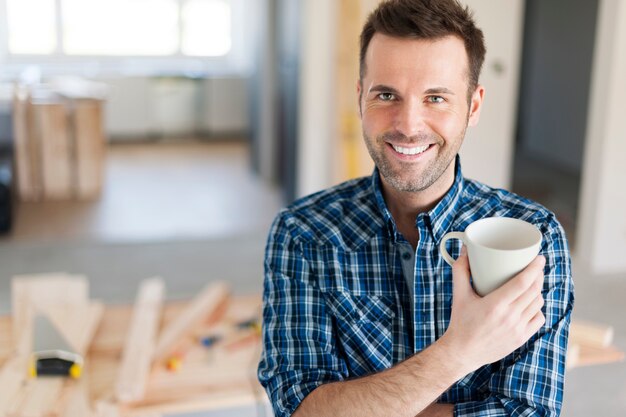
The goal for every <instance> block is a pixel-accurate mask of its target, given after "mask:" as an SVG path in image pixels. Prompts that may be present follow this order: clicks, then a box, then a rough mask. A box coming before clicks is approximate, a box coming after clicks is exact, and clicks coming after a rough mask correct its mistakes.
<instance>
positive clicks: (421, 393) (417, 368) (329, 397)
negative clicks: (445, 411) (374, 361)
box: [293, 341, 467, 417]
mask: <svg viewBox="0 0 626 417" xmlns="http://www.w3.org/2000/svg"><path fill="white" fill-rule="evenodd" d="M466 373H467V372H466V370H463V369H462V366H461V364H460V363H459V362H458V361H457V360H456V358H455V357H454V355H453V352H452V351H451V350H450V349H449V348H448V346H447V345H446V344H445V342H444V341H439V342H437V343H434V344H433V345H431V346H430V347H428V348H427V349H425V350H424V351H422V352H421V353H419V354H417V355H415V356H413V357H411V358H409V359H407V360H405V361H404V362H401V363H399V364H397V365H396V366H394V367H392V368H390V369H387V370H385V371H382V372H380V373H377V374H373V375H369V376H366V377H363V378H358V379H354V380H349V381H342V382H334V383H329V384H325V385H322V386H320V387H318V388H317V389H315V390H314V391H313V392H311V393H310V394H309V395H308V396H307V397H306V398H305V399H304V400H303V401H302V403H301V404H300V406H299V407H298V409H297V410H296V411H295V413H294V414H293V416H294V417H307V416H315V417H324V416H340V417H351V416H355V417H356V416H359V417H360V416H364V415H367V416H371V417H377V416H381V417H388V416H390V415H393V416H406V417H415V416H416V415H418V414H419V413H420V412H422V411H424V410H425V409H426V408H427V407H428V406H429V405H430V404H431V403H432V402H433V401H435V400H436V399H437V398H438V397H439V396H440V395H441V394H442V393H443V392H444V391H445V390H446V389H447V388H448V387H450V386H451V385H452V384H453V383H454V382H456V381H457V380H458V379H460V378H461V377H463V376H464V375H465V374H466ZM434 415H439V414H434ZM450 415H451V414H450Z"/></svg>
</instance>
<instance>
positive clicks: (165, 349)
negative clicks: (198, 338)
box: [153, 282, 230, 362]
mask: <svg viewBox="0 0 626 417" xmlns="http://www.w3.org/2000/svg"><path fill="white" fill-rule="evenodd" d="M229 292H230V289H229V286H228V285H227V284H226V283H224V282H216V283H213V284H209V285H207V286H206V287H205V288H204V290H203V291H202V292H201V293H200V294H199V295H198V296H196V297H195V298H194V299H193V300H192V301H191V302H190V303H189V305H188V307H187V308H186V309H185V310H183V311H182V312H181V314H180V315H179V316H178V317H177V318H176V319H175V320H174V321H173V322H172V323H170V324H169V325H168V326H166V327H165V329H163V331H162V332H161V335H160V336H159V340H158V343H157V347H156V349H155V351H154V357H153V361H154V362H157V361H162V360H166V359H167V357H168V356H169V355H171V354H172V353H173V352H174V350H175V349H176V346H177V345H178V343H180V342H181V341H183V339H184V338H185V336H186V335H187V334H189V333H190V332H192V331H193V330H194V328H196V327H197V326H198V325H199V324H201V323H202V322H203V321H204V320H207V319H208V318H209V317H210V316H211V315H213V314H214V313H216V312H218V311H219V310H220V307H223V306H224V303H225V302H226V301H227V300H228V296H229Z"/></svg>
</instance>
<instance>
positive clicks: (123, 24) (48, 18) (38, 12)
mask: <svg viewBox="0 0 626 417" xmlns="http://www.w3.org/2000/svg"><path fill="white" fill-rule="evenodd" d="M231 2H232V0H6V5H7V8H6V10H7V16H6V17H7V23H8V52H9V54H11V55H43V56H45V55H56V56H68V57H71V56H100V57H116V56H117V57H121V56H133V57H141V56H146V57H150V56H152V57H168V56H178V57H180V56H182V57H184V56H192V57H220V56H226V55H228V54H229V53H230V52H231V48H232V43H233V40H232V10H231V9H232V8H231Z"/></svg>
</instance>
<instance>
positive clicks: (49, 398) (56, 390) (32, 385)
mask: <svg viewBox="0 0 626 417" xmlns="http://www.w3.org/2000/svg"><path fill="white" fill-rule="evenodd" d="M64 383H65V378H33V379H28V380H27V382H26V384H24V385H23V386H22V388H21V390H20V391H21V392H20V393H19V394H18V396H17V397H16V402H15V403H14V405H13V407H12V409H11V410H9V412H8V415H16V416H19V417H46V416H48V415H49V414H48V413H49V411H50V410H51V409H52V408H53V407H54V405H55V404H56V402H57V400H58V398H59V394H60V393H61V389H62V388H63V384H64Z"/></svg>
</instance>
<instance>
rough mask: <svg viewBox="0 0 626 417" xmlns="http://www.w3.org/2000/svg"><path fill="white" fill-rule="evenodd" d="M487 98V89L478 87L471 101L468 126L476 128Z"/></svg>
mask: <svg viewBox="0 0 626 417" xmlns="http://www.w3.org/2000/svg"><path fill="white" fill-rule="evenodd" d="M484 97H485V87H483V86H482V85H480V84H479V85H477V86H476V89H475V90H474V92H473V93H472V98H471V100H470V109H469V116H468V120H467V125H468V126H476V125H477V124H478V120H479V119H480V111H481V109H482V107H483V99H484Z"/></svg>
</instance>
